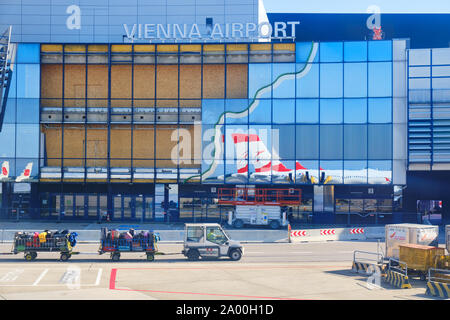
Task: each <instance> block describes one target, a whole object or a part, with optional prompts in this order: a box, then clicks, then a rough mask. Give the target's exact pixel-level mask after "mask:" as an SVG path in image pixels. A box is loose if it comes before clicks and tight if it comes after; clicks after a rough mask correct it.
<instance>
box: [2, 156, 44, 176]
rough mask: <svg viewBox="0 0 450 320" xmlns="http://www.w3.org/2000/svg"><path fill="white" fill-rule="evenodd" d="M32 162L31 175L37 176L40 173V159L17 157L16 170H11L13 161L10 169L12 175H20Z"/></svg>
mask: <svg viewBox="0 0 450 320" xmlns="http://www.w3.org/2000/svg"><path fill="white" fill-rule="evenodd" d="M30 163H31V172H30V177H31V178H36V177H38V175H39V166H38V159H24V158H16V167H15V172H14V171H12V170H11V169H12V168H11V163H10V168H9V171H10V172H11V175H12V176H16V177H19V176H20V175H21V174H22V172H23V171H24V170H25V168H26V167H27V166H28V165H29V164H30Z"/></svg>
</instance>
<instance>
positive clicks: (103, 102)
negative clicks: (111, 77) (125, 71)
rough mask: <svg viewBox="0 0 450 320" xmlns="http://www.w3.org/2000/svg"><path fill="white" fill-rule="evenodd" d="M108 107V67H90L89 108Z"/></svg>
mask: <svg viewBox="0 0 450 320" xmlns="http://www.w3.org/2000/svg"><path fill="white" fill-rule="evenodd" d="M107 106H108V66H101V65H89V66H88V107H107Z"/></svg>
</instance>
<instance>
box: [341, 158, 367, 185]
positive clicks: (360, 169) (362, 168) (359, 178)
mask: <svg viewBox="0 0 450 320" xmlns="http://www.w3.org/2000/svg"><path fill="white" fill-rule="evenodd" d="M344 183H345V184H366V183H367V162H366V161H344Z"/></svg>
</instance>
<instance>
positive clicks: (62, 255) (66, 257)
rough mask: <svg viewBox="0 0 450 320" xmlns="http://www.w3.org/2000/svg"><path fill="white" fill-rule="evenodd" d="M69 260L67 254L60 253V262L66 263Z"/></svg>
mask: <svg viewBox="0 0 450 320" xmlns="http://www.w3.org/2000/svg"><path fill="white" fill-rule="evenodd" d="M69 258H70V255H69V254H67V253H61V257H60V259H61V261H67V260H69Z"/></svg>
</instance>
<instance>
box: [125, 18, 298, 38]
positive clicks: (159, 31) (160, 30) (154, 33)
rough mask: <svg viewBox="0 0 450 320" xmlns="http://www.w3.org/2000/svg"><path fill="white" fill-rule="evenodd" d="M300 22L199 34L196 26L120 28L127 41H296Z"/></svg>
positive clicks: (215, 27)
mask: <svg viewBox="0 0 450 320" xmlns="http://www.w3.org/2000/svg"><path fill="white" fill-rule="evenodd" d="M299 24H300V22H299V21H287V22H274V24H273V26H272V25H271V24H270V23H269V22H262V23H259V24H256V23H227V24H218V23H216V24H211V25H207V27H206V30H205V29H203V30H204V31H203V32H201V31H200V30H201V28H199V26H198V24H195V23H194V24H176V23H174V24H153V23H146V24H142V23H139V24H136V23H135V24H133V25H128V24H124V25H123V28H124V30H125V34H126V36H127V38H128V39H129V40H152V39H154V40H157V39H184V40H199V39H203V40H208V39H213V40H220V39H249V38H262V39H271V38H280V39H283V38H295V26H296V25H299Z"/></svg>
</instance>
